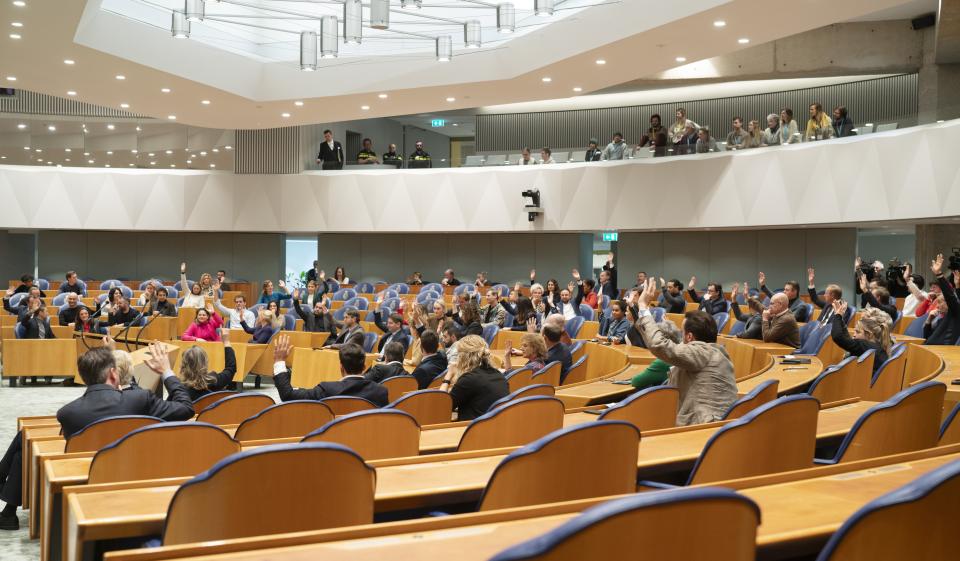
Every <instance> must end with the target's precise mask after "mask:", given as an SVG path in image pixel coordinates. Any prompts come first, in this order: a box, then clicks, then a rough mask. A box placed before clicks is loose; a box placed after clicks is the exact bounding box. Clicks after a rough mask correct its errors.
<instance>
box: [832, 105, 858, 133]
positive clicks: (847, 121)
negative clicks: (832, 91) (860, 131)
mask: <svg viewBox="0 0 960 561" xmlns="http://www.w3.org/2000/svg"><path fill="white" fill-rule="evenodd" d="M856 135H857V133H856V132H854V131H853V119H851V118H850V116H849V115H848V114H847V108H846V107H844V106H842V105H838V106H836V107H834V108H833V136H834V137H835V138H842V137H844V136H856Z"/></svg>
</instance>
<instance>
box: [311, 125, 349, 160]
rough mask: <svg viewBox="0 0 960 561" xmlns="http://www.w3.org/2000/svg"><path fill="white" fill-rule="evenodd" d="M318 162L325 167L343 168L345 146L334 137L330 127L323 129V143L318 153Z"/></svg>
mask: <svg viewBox="0 0 960 561" xmlns="http://www.w3.org/2000/svg"><path fill="white" fill-rule="evenodd" d="M317 163H318V164H320V165H321V166H322V168H323V169H343V146H342V145H341V144H340V143H339V142H337V141H336V140H334V139H333V133H332V132H330V129H327V130H325V131H323V144H321V145H320V153H319V154H317Z"/></svg>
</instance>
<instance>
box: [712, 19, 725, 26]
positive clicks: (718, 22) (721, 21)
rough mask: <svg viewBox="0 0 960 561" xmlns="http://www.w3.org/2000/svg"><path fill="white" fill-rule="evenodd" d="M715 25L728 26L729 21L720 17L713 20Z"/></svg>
mask: <svg viewBox="0 0 960 561" xmlns="http://www.w3.org/2000/svg"><path fill="white" fill-rule="evenodd" d="M713 26H714V27H726V26H727V22H725V21H723V20H722V19H718V20H717V21H715V22H713Z"/></svg>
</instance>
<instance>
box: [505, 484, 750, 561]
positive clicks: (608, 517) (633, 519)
mask: <svg viewBox="0 0 960 561" xmlns="http://www.w3.org/2000/svg"><path fill="white" fill-rule="evenodd" d="M759 524H760V509H759V507H757V505H756V503H754V502H753V501H752V500H750V499H749V498H747V497H745V496H743V495H740V494H738V493H736V492H735V491H732V490H730V489H721V488H718V487H707V488H704V489H671V490H669V491H662V492H659V493H642V494H636V495H633V496H630V497H624V498H621V499H614V500H612V501H607V502H605V503H602V504H599V505H597V506H595V507H592V508H590V509H587V510H586V511H584V512H583V514H580V515H578V516H577V517H576V518H573V519H571V520H569V521H567V522H565V523H563V524H561V525H560V526H558V527H556V528H554V529H552V530H550V531H549V532H547V533H546V534H543V535H541V536H537V537H535V538H533V539H531V540H528V541H525V542H522V543H519V544H517V545H514V546H511V547H509V548H507V549H505V550H503V551H501V552H500V553H498V554H497V555H495V556H493V557H492V558H490V561H561V560H569V559H621V558H624V557H625V556H624V552H627V551H634V550H635V549H636V547H637V544H638V542H639V543H642V548H643V556H642V558H643V559H678V560H679V559H682V560H684V561H713V560H715V559H723V560H725V561H753V559H754V556H755V554H756V536H757V526H758V525H759ZM715 536H723V537H722V538H721V539H714V538H715Z"/></svg>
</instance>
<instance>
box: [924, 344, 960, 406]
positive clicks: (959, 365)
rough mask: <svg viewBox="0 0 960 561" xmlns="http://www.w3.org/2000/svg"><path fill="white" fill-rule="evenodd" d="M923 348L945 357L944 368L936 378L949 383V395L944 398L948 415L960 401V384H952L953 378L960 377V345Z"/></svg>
mask: <svg viewBox="0 0 960 561" xmlns="http://www.w3.org/2000/svg"><path fill="white" fill-rule="evenodd" d="M923 348H924V349H926V350H929V351H932V352H934V353H936V354H938V355H940V358H942V359H943V370H941V371H940V373H939V374H938V375H937V376H936V377H935V378H934V380H936V381H938V382H942V383H944V384H946V385H947V395H946V397H944V400H943V401H944V404H943V414H944V415H948V414H949V413H950V411H951V410H952V409H953V408H954V407H955V406H956V404H957V403H960V385H954V384H951V382H952V381H953V380H956V379H958V378H960V347H958V346H954V345H927V346H924V347H923Z"/></svg>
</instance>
